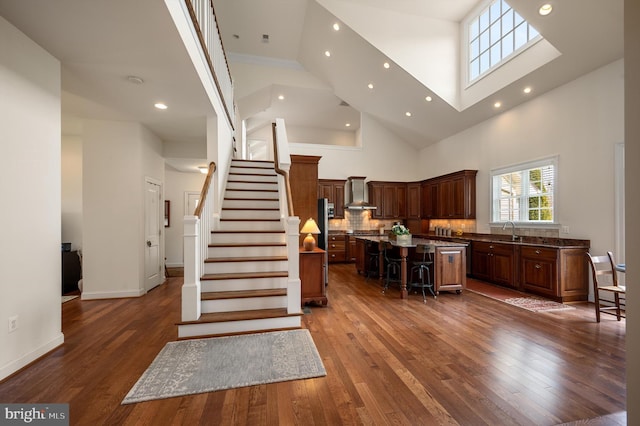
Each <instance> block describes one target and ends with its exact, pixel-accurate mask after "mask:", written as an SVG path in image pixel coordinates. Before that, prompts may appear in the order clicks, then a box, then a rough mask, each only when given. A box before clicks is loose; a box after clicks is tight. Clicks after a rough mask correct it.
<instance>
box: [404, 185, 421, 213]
mask: <svg viewBox="0 0 640 426" xmlns="http://www.w3.org/2000/svg"><path fill="white" fill-rule="evenodd" d="M421 201H422V185H421V183H420V182H410V183H408V184H407V219H420V218H421V217H422V202H421Z"/></svg>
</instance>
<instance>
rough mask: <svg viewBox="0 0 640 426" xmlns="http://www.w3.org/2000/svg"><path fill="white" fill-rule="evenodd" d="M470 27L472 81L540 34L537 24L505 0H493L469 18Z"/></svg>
mask: <svg viewBox="0 0 640 426" xmlns="http://www.w3.org/2000/svg"><path fill="white" fill-rule="evenodd" d="M467 30H468V31H467V32H468V35H469V39H468V42H469V45H468V55H469V58H468V65H469V70H468V78H469V82H473V81H474V80H477V79H478V78H480V77H481V76H483V75H484V74H485V73H487V72H488V71H489V70H491V69H493V68H495V67H497V66H499V65H500V64H501V63H502V62H504V61H505V60H506V59H507V58H508V57H510V56H511V55H513V54H514V53H517V52H518V51H519V50H521V49H523V48H525V47H527V46H529V45H531V44H532V43H533V42H534V41H535V40H537V39H538V38H539V36H540V34H539V33H538V32H537V31H536V30H535V28H533V27H532V26H531V25H529V24H528V23H527V21H525V20H524V18H522V17H521V16H520V15H519V14H518V12H516V11H515V10H513V9H512V8H511V6H509V5H508V4H507V2H506V1H504V0H494V1H493V2H492V3H491V4H490V5H489V6H488V7H487V8H485V9H483V11H482V12H481V13H480V14H479V15H478V16H476V17H475V18H473V19H471V21H469V23H468V26H467Z"/></svg>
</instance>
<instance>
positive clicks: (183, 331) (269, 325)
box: [178, 316, 301, 338]
mask: <svg viewBox="0 0 640 426" xmlns="http://www.w3.org/2000/svg"><path fill="white" fill-rule="evenodd" d="M300 327H301V317H300V316H290V317H279V318H264V319H257V320H247V321H229V322H224V323H202V324H184V325H179V326H178V337H179V338H185V337H196V336H209V335H216V334H232V333H243V332H247V331H262V330H277V329H285V328H300Z"/></svg>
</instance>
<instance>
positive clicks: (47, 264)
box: [0, 17, 64, 379]
mask: <svg viewBox="0 0 640 426" xmlns="http://www.w3.org/2000/svg"><path fill="white" fill-rule="evenodd" d="M0 52H2V54H1V55H0V93H2V96H0V120H1V121H0V140H1V141H2V142H1V143H0V194H2V208H0V226H1V227H2V228H1V230H0V235H2V237H1V238H0V270H1V271H2V279H1V280H0V292H1V293H2V297H0V379H3V378H5V377H7V376H9V375H10V374H12V373H14V372H15V371H17V370H19V369H20V368H22V367H24V366H25V365H27V364H28V363H30V362H32V361H34V360H35V359H37V358H38V357H40V356H42V355H44V354H45V353H47V352H48V351H50V350H52V349H54V348H55V347H56V346H58V345H61V344H62V343H63V341H64V336H63V334H62V326H61V321H62V318H61V303H60V294H61V288H62V287H61V275H60V264H61V262H60V259H61V255H60V242H61V241H60V224H61V221H60V209H61V203H60V197H61V189H60V173H61V172H60V169H61V167H60V150H61V142H60V138H61V136H60V135H61V126H60V115H61V112H60V62H59V61H58V60H56V59H55V58H54V57H52V56H51V55H49V54H48V53H47V52H45V51H44V50H42V48H40V47H39V46H38V45H36V44H35V43H34V42H32V41H31V40H29V39H28V38H27V37H26V36H25V35H24V34H22V33H21V32H20V31H18V30H17V29H16V28H15V27H13V26H12V25H11V24H9V23H8V22H7V21H6V20H5V19H4V18H2V17H0ZM13 316H17V317H18V322H17V324H18V328H17V330H16V331H14V332H13V333H9V332H8V327H7V324H8V319H9V318H10V317H13Z"/></svg>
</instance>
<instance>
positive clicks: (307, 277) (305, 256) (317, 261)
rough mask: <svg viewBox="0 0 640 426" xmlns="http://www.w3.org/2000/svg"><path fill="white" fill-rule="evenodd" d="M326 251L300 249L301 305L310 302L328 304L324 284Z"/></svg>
mask: <svg viewBox="0 0 640 426" xmlns="http://www.w3.org/2000/svg"><path fill="white" fill-rule="evenodd" d="M324 258H325V251H324V250H321V249H319V248H315V249H314V250H313V251H305V250H303V249H300V286H301V289H300V290H301V299H302V300H301V304H302V305H304V304H305V303H309V302H317V303H322V304H323V305H326V304H327V291H326V287H325V284H324V274H325V265H324Z"/></svg>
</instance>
